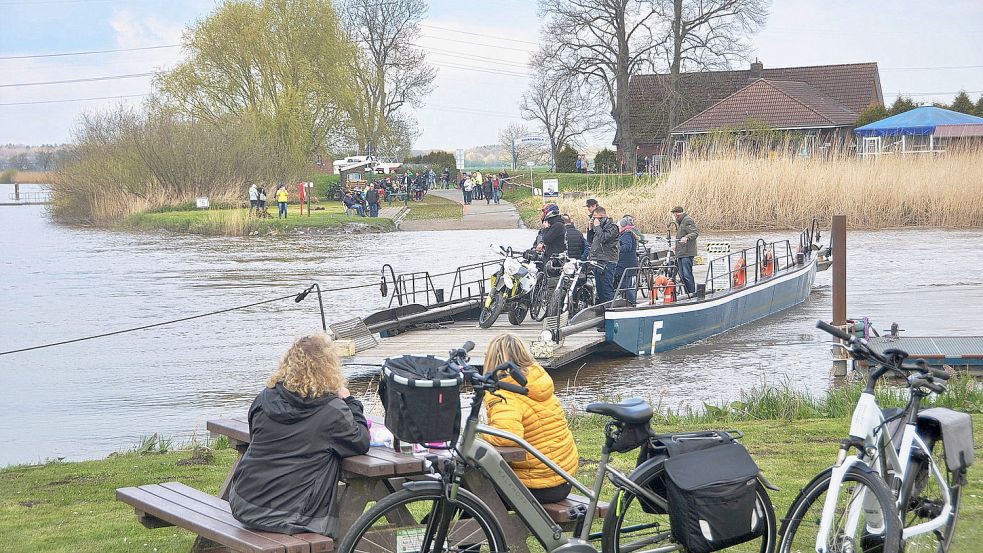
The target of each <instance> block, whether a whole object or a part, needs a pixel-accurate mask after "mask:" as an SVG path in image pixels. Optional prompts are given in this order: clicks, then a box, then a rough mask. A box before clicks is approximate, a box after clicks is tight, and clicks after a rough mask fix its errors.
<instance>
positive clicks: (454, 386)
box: [379, 355, 464, 443]
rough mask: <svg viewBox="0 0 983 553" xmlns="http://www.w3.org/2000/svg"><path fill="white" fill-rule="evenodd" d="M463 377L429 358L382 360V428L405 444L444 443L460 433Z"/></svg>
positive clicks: (380, 391) (407, 356) (441, 362)
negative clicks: (384, 411)
mask: <svg viewBox="0 0 983 553" xmlns="http://www.w3.org/2000/svg"><path fill="white" fill-rule="evenodd" d="M462 382H464V375H463V374H462V373H461V372H460V371H457V370H455V369H453V368H452V367H450V366H449V365H448V364H447V362H446V361H444V360H442V359H437V358H435V357H434V356H432V355H430V356H427V357H419V356H413V355H404V356H402V357H394V358H391V359H386V362H385V363H384V364H383V366H382V379H381V380H380V382H379V398H380V399H381V400H382V406H383V407H384V408H385V410H386V427H387V428H389V430H390V431H391V432H392V433H393V435H394V436H396V438H398V439H399V440H400V441H402V442H407V443H425V442H447V441H454V440H456V439H457V436H458V434H460V432H461V383H462Z"/></svg>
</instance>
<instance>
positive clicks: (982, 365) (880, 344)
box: [868, 335, 983, 373]
mask: <svg viewBox="0 0 983 553" xmlns="http://www.w3.org/2000/svg"><path fill="white" fill-rule="evenodd" d="M868 342H870V346H871V348H873V349H874V351H877V352H878V353H883V352H884V351H885V350H888V349H891V348H897V349H901V350H904V351H906V352H908V355H909V356H910V358H911V359H924V360H925V362H927V363H928V364H929V365H932V366H936V367H941V366H943V365H948V366H950V367H954V368H957V369H958V368H964V369H969V370H970V371H971V372H973V373H983V336H891V335H889V336H878V337H875V338H870V339H869V340H868Z"/></svg>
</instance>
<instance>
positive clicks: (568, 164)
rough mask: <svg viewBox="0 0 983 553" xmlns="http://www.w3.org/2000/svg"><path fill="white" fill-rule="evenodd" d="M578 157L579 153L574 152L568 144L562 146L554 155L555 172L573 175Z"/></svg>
mask: <svg viewBox="0 0 983 553" xmlns="http://www.w3.org/2000/svg"><path fill="white" fill-rule="evenodd" d="M578 157H580V152H578V151H577V150H574V149H573V147H572V146H570V145H569V144H564V145H563V148H562V149H561V150H560V151H559V152H557V154H556V172H557V173H575V172H576V171H577V158H578Z"/></svg>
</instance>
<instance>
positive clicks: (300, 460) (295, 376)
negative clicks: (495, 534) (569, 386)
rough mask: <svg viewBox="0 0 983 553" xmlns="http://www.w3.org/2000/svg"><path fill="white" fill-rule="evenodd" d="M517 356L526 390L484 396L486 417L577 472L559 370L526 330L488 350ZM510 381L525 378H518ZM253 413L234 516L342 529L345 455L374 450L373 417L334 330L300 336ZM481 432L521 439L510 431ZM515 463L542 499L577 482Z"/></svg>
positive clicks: (490, 364)
mask: <svg viewBox="0 0 983 553" xmlns="http://www.w3.org/2000/svg"><path fill="white" fill-rule="evenodd" d="M509 362H511V363H513V364H514V365H515V366H516V367H519V369H520V370H521V371H522V373H523V374H524V376H525V377H526V380H527V382H526V383H525V387H526V388H527V389H528V393H527V394H525V395H523V394H517V393H514V392H510V391H504V390H503V391H500V392H496V393H495V394H489V395H487V396H485V404H484V405H485V409H486V410H487V415H488V425H489V426H492V427H495V428H499V429H501V430H505V431H507V432H510V433H512V434H514V435H516V436H518V437H520V438H523V439H525V440H526V441H528V442H529V443H530V444H532V445H533V447H535V448H536V449H538V450H540V451H543V452H544V453H545V454H546V455H547V456H548V457H549V458H550V460H551V461H553V462H554V463H556V464H557V465H559V466H560V468H562V469H563V470H565V471H566V472H568V473H569V474H571V475H574V474H576V472H577V468H578V466H579V458H580V457H579V453H578V451H577V444H576V442H575V441H574V439H573V433H572V432H571V431H570V428H569V426H568V424H567V420H566V415H565V414H564V412H563V408H562V407H561V405H560V402H559V399H558V398H557V397H556V394H555V393H554V386H553V379H552V378H551V377H550V375H549V374H548V373H547V372H546V371H545V370H544V369H543V367H542V366H541V365H540V364H539V363H538V362H536V360H535V358H534V357H533V355H532V353H531V352H530V351H529V348H528V346H526V344H525V342H524V341H523V340H522V339H521V338H519V337H518V336H516V335H514V334H502V335H499V336H496V337H495V338H493V339H492V340H491V342H490V343H489V344H488V348H487V351H486V352H485V357H484V370H485V371H486V372H488V371H492V370H495V368H497V367H499V366H501V365H503V364H505V363H509ZM503 381H505V382H509V383H511V384H513V385H514V386H517V384H516V383H515V381H514V379H513V378H512V377H507V378H504V379H503ZM454 405H456V403H455V404H454ZM455 408H456V407H455ZM248 419H249V435H250V437H251V441H250V444H249V448H248V449H247V450H246V453H245V454H244V455H243V456H242V460H241V461H240V462H239V464H238V465H237V466H236V469H235V472H234V473H233V475H232V485H231V487H230V489H229V506H230V507H231V510H232V515H233V516H234V517H235V518H236V519H238V520H239V521H240V522H242V523H243V524H244V525H246V526H247V527H249V528H254V529H257V530H262V531H266V532H280V533H287V534H296V533H299V532H316V533H319V534H325V535H329V536H334V537H338V532H339V530H341V531H343V530H344V529H341V528H339V527H338V525H339V520H338V510H337V509H333V503H334V501H335V491H336V490H337V488H338V481H339V479H340V475H341V460H342V459H343V458H345V457H351V456H355V455H362V454H364V453H366V452H367V451H368V450H369V445H370V443H371V432H370V427H371V426H372V425H371V424H370V423H369V422H368V421H367V420H366V418H365V414H364V408H363V406H362V403H361V402H360V401H358V400H357V399H355V398H354V397H352V395H351V393H350V392H349V390H348V388H347V383H346V381H345V377H344V375H343V373H342V364H341V359H340V358H339V356H338V353H337V351H336V350H335V348H334V345H333V343H332V341H331V338H329V337H328V336H327V335H325V334H314V335H310V336H305V337H303V338H300V339H299V340H297V341H296V342H294V344H293V345H292V346H291V347H290V349H289V350H288V351H287V353H286V354H285V355H284V356H283V359H282V360H281V361H280V364H279V367H278V368H277V369H276V371H275V372H274V373H273V374H272V375H271V376H270V377H269V379H268V380H267V382H266V387H265V388H264V389H263V391H261V392H260V393H259V395H258V396H257V397H256V399H255V400H254V401H253V403H252V406H251V407H250V408H249V415H248ZM483 438H484V439H486V440H488V441H489V442H490V443H491V444H493V445H503V446H504V445H513V443H512V442H511V441H510V440H508V439H505V438H497V437H495V436H490V435H486V436H483ZM512 468H513V470H514V471H515V473H516V475H517V476H518V477H519V479H520V480H521V481H522V483H523V484H524V485H525V486H526V487H527V488H528V489H529V491H530V492H531V493H532V495H533V496H534V497H535V498H536V499H537V500H538V501H539V502H540V503H544V504H545V503H555V502H557V501H561V500H562V499H565V498H566V497H567V496H568V495H569V494H570V492H571V491H572V486H571V485H570V483H569V482H567V481H566V480H565V479H563V477H562V476H560V475H559V474H557V473H555V472H554V471H553V470H552V469H550V468H549V467H548V466H547V465H546V464H545V463H543V462H542V461H539V460H537V459H532V458H530V459H529V460H523V461H517V462H514V463H512Z"/></svg>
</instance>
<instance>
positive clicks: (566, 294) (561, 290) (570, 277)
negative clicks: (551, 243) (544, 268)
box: [546, 259, 597, 319]
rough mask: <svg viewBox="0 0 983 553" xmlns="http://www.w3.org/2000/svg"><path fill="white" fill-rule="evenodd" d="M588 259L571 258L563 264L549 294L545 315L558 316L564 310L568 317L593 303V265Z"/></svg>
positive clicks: (594, 296)
mask: <svg viewBox="0 0 983 553" xmlns="http://www.w3.org/2000/svg"><path fill="white" fill-rule="evenodd" d="M595 266H596V265H595V264H594V263H592V262H590V261H580V260H579V259H571V260H570V261H567V262H566V263H564V264H563V270H562V273H561V275H560V280H559V281H558V282H557V283H556V288H554V289H553V293H552V294H551V295H550V300H549V304H548V305H547V306H546V316H547V317H559V316H560V314H561V313H563V312H564V311H566V312H567V313H568V314H569V318H571V319H572V318H573V316H574V315H576V314H577V313H579V312H581V311H583V310H584V309H587V308H588V307H590V306H592V305H594V304H595V303H596V300H597V296H596V293H595V287H594V271H593V269H594V267H595Z"/></svg>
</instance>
